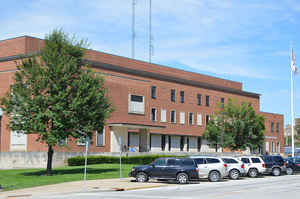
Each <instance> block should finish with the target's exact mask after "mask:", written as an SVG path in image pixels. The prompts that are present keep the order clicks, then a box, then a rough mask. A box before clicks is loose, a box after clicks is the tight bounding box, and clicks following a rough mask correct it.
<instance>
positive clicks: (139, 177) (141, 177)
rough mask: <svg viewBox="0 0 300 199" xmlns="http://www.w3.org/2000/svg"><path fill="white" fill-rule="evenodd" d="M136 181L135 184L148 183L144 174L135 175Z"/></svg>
mask: <svg viewBox="0 0 300 199" xmlns="http://www.w3.org/2000/svg"><path fill="white" fill-rule="evenodd" d="M135 178H136V181H137V182H147V181H148V175H147V174H146V173H144V172H138V173H137V174H136V177H135Z"/></svg>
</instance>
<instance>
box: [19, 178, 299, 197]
mask: <svg viewBox="0 0 300 199" xmlns="http://www.w3.org/2000/svg"><path fill="white" fill-rule="evenodd" d="M299 195H300V175H293V176H279V177H273V176H267V177H261V178H255V179H250V178H243V179H241V180H236V181H233V180H225V181H222V182H217V183H211V182H206V181H201V182H200V183H195V184H189V185H176V186H172V187H162V188H153V189H144V190H133V191H122V192H90V193H74V194H68V195H56V196H44V197H39V198H34V199H56V198H57V199H68V198H72V199H99V198H101V199H106V198H107V199H152V198H154V199H173V198H174V199H192V198H197V199H198V198H201V199H282V198H295V197H296V198H297V197H299ZM24 199H25V198H24ZM27 199H29V198H28V197H27ZM30 199H33V198H30Z"/></svg>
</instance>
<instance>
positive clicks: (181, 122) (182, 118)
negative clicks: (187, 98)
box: [179, 112, 185, 124]
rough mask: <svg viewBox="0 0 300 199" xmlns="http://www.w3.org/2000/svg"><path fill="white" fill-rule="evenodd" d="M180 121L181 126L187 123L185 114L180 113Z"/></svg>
mask: <svg viewBox="0 0 300 199" xmlns="http://www.w3.org/2000/svg"><path fill="white" fill-rule="evenodd" d="M179 120H180V124H184V123H185V112H180V113H179Z"/></svg>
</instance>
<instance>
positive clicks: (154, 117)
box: [150, 108, 156, 122]
mask: <svg viewBox="0 0 300 199" xmlns="http://www.w3.org/2000/svg"><path fill="white" fill-rule="evenodd" d="M150 119H151V121H153V122H154V121H156V108H151V116H150Z"/></svg>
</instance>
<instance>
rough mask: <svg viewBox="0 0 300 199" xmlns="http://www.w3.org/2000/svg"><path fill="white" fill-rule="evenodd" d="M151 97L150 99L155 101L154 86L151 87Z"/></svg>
mask: <svg viewBox="0 0 300 199" xmlns="http://www.w3.org/2000/svg"><path fill="white" fill-rule="evenodd" d="M151 97H152V99H156V86H152V87H151Z"/></svg>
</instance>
